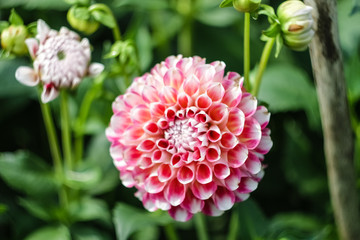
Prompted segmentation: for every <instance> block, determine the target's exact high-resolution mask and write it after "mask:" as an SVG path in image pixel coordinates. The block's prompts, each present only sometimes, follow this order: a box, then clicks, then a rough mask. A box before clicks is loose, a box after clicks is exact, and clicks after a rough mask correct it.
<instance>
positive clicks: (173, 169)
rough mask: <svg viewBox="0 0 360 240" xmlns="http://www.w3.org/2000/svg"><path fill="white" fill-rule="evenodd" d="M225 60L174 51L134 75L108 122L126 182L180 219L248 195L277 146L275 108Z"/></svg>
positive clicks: (148, 202)
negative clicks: (273, 124) (251, 90)
mask: <svg viewBox="0 0 360 240" xmlns="http://www.w3.org/2000/svg"><path fill="white" fill-rule="evenodd" d="M224 68H225V64H224V63H223V62H220V61H216V62H212V63H210V64H206V63H205V59H203V58H200V57H191V58H183V57H182V56H181V55H179V56H176V57H175V56H171V57H168V58H167V59H166V60H165V61H164V62H162V63H160V64H157V65H156V66H155V67H154V68H153V69H152V70H151V73H146V74H144V75H143V76H141V77H138V78H135V79H134V81H133V83H132V84H131V86H130V87H129V88H128V89H127V91H126V93H125V94H124V95H120V96H118V97H117V99H116V100H115V101H114V103H113V112H114V115H113V116H112V118H111V121H110V125H109V127H108V128H107V130H106V135H107V137H108V139H109V141H110V142H111V143H112V144H111V148H110V154H111V156H112V158H113V160H114V164H115V166H116V167H117V169H118V170H119V171H120V178H121V180H122V183H123V184H124V185H125V186H126V187H135V188H137V190H138V191H137V192H136V196H137V197H138V198H139V199H140V200H141V201H142V202H143V204H144V206H145V208H146V209H148V210H149V211H155V210H157V209H162V210H166V211H168V212H169V214H170V215H171V216H172V217H173V218H174V219H176V220H178V221H187V220H189V219H190V218H191V217H192V215H193V214H195V213H197V212H203V213H205V214H207V215H212V216H218V215H220V214H222V213H223V211H225V210H228V209H230V208H231V207H232V206H233V205H234V203H235V202H240V201H244V200H245V199H247V198H248V197H249V193H250V192H252V191H254V190H255V189H256V188H257V185H258V182H259V181H260V180H261V178H262V177H263V175H264V174H263V173H264V172H263V163H262V162H263V160H264V154H266V153H267V152H269V150H270V148H271V147H272V141H271V138H270V129H268V128H266V126H267V124H268V122H269V119H270V113H269V112H268V111H267V109H266V108H265V107H264V106H258V104H257V100H256V98H255V97H254V96H252V95H251V94H250V93H248V92H246V91H245V89H244V88H243V87H242V86H243V78H242V77H241V76H240V75H239V74H237V73H235V72H229V73H228V74H227V75H226V76H225V77H224Z"/></svg>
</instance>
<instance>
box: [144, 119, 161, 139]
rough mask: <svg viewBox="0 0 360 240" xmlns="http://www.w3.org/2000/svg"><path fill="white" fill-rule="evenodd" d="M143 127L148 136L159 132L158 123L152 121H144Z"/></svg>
mask: <svg viewBox="0 0 360 240" xmlns="http://www.w3.org/2000/svg"><path fill="white" fill-rule="evenodd" d="M143 129H144V132H145V133H147V134H149V135H150V136H156V135H158V134H159V133H160V129H159V127H158V125H157V124H156V123H154V122H147V123H145V124H144V127H143Z"/></svg>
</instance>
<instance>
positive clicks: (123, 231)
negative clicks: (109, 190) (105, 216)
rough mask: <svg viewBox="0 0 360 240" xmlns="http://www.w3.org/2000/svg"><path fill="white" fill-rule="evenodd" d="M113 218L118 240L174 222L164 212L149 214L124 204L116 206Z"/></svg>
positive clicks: (124, 239)
mask: <svg viewBox="0 0 360 240" xmlns="http://www.w3.org/2000/svg"><path fill="white" fill-rule="evenodd" d="M113 216H114V219H113V221H114V224H115V229H116V235H117V238H118V240H126V239H128V237H129V236H130V235H131V234H132V233H134V232H136V231H138V230H139V229H143V228H144V227H149V226H158V225H160V226H163V225H166V224H168V223H171V222H172V221H173V220H172V219H171V218H170V216H169V215H168V214H167V213H165V212H163V211H158V212H154V213H149V212H145V211H144V210H140V209H137V208H134V207H132V206H129V205H126V204H124V203H118V204H117V205H116V207H115V209H114V211H113Z"/></svg>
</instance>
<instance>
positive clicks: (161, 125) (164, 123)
mask: <svg viewBox="0 0 360 240" xmlns="http://www.w3.org/2000/svg"><path fill="white" fill-rule="evenodd" d="M157 125H158V127H159V128H160V129H163V130H164V129H167V128H168V127H169V121H168V120H167V119H165V118H160V119H159V120H158V121H157Z"/></svg>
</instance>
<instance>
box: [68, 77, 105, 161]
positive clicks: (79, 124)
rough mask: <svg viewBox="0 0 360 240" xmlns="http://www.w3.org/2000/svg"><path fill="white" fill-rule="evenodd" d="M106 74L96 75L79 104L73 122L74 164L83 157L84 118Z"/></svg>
mask: <svg viewBox="0 0 360 240" xmlns="http://www.w3.org/2000/svg"><path fill="white" fill-rule="evenodd" d="M106 76H107V74H106V73H104V72H103V73H102V74H100V75H99V76H98V77H96V78H95V79H94V84H93V85H92V87H91V89H90V90H88V91H87V92H86V94H85V97H84V99H83V101H82V103H81V106H80V112H79V115H78V118H77V119H76V122H75V129H74V130H75V139H74V141H75V142H74V145H75V161H76V164H78V163H80V162H81V160H82V157H83V145H84V132H85V124H86V119H87V117H88V115H89V111H90V107H91V104H92V103H93V101H94V100H95V98H96V97H97V95H98V94H99V92H100V90H101V87H102V85H103V82H104V80H105V78H106Z"/></svg>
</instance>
